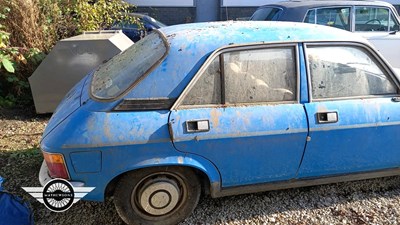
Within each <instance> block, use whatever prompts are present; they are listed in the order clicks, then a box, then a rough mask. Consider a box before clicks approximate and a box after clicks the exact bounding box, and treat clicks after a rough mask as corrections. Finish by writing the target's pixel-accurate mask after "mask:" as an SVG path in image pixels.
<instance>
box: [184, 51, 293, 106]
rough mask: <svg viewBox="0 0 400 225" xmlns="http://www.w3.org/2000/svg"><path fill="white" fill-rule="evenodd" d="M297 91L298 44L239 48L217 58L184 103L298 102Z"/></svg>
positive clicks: (201, 76) (203, 73) (204, 72)
mask: <svg viewBox="0 0 400 225" xmlns="http://www.w3.org/2000/svg"><path fill="white" fill-rule="evenodd" d="M220 62H222V63H220ZM221 82H222V83H221ZM296 93H297V71H296V58H295V47H276V48H268V49H254V50H239V51H230V52H226V53H223V54H221V55H219V56H218V57H216V58H215V59H214V60H213V61H212V62H211V63H210V64H209V65H208V67H207V68H206V69H205V70H204V71H203V72H202V74H201V75H200V77H199V78H198V80H197V81H196V83H195V84H194V85H193V87H192V88H191V90H190V91H189V93H188V94H187V95H186V97H185V99H184V100H183V102H182V105H210V104H236V103H258V102H282V101H295V100H296Z"/></svg>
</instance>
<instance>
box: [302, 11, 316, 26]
mask: <svg viewBox="0 0 400 225" xmlns="http://www.w3.org/2000/svg"><path fill="white" fill-rule="evenodd" d="M304 22H305V23H312V24H315V9H311V10H308V12H307V15H306V18H305V19H304Z"/></svg>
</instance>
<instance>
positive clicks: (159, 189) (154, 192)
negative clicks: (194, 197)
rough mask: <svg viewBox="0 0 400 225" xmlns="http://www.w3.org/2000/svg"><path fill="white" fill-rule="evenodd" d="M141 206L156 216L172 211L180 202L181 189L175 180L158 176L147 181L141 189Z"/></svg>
mask: <svg viewBox="0 0 400 225" xmlns="http://www.w3.org/2000/svg"><path fill="white" fill-rule="evenodd" d="M139 193H140V195H139V199H138V200H139V203H140V206H141V208H142V209H143V210H144V211H145V212H147V213H149V214H151V215H155V216H161V215H165V214H167V213H169V212H171V211H172V210H173V209H174V208H175V207H176V206H177V205H178V203H179V198H180V196H181V191H180V189H179V187H178V185H177V183H176V182H175V181H174V180H171V179H167V178H157V179H154V180H151V181H148V182H146V183H145V184H144V185H143V186H142V188H141V189H140V190H139Z"/></svg>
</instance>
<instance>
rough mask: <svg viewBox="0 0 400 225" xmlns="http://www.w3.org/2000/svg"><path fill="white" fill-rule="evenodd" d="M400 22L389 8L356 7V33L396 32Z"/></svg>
mask: <svg viewBox="0 0 400 225" xmlns="http://www.w3.org/2000/svg"><path fill="white" fill-rule="evenodd" d="M398 29H399V22H398V21H397V20H396V19H395V17H394V16H393V14H392V12H391V11H390V10H389V9H388V8H377V7H356V13H355V31H394V30H398Z"/></svg>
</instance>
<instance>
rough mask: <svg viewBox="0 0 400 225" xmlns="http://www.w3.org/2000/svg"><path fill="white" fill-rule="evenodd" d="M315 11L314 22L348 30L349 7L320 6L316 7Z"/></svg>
mask: <svg viewBox="0 0 400 225" xmlns="http://www.w3.org/2000/svg"><path fill="white" fill-rule="evenodd" d="M316 11H317V13H316V20H315V23H316V24H320V25H325V26H331V27H336V28H339V29H343V30H350V8H349V7H338V8H321V9H317V10H316ZM310 16H311V14H310ZM306 19H307V18H306ZM313 23H314V21H313Z"/></svg>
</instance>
